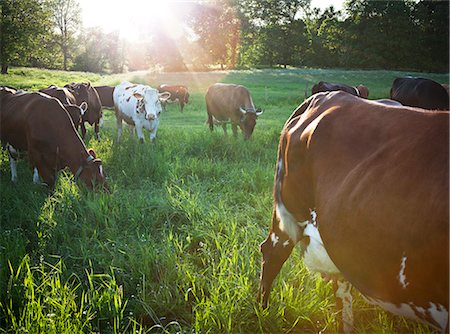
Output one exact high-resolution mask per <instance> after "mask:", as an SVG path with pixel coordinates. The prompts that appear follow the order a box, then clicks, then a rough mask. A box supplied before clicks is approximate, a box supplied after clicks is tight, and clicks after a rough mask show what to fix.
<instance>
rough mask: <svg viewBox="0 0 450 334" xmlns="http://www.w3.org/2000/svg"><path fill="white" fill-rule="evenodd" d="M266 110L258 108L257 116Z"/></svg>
mask: <svg viewBox="0 0 450 334" xmlns="http://www.w3.org/2000/svg"><path fill="white" fill-rule="evenodd" d="M263 112H264V110H262V109H256V116H261V115H262V113H263Z"/></svg>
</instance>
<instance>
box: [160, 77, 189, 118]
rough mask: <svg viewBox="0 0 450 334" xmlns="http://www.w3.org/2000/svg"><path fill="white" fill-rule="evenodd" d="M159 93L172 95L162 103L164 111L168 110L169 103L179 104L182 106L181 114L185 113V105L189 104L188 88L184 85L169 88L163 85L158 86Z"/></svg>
mask: <svg viewBox="0 0 450 334" xmlns="http://www.w3.org/2000/svg"><path fill="white" fill-rule="evenodd" d="M158 92H160V93H164V92H168V93H170V97H169V98H168V99H167V100H166V102H164V103H162V107H163V108H164V110H166V104H167V103H174V102H178V103H179V105H180V112H183V109H184V105H185V104H187V103H188V102H189V92H188V89H187V87H186V86H182V85H176V86H169V85H165V84H163V85H159V86H158Z"/></svg>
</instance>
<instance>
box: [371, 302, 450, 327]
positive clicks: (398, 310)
mask: <svg viewBox="0 0 450 334" xmlns="http://www.w3.org/2000/svg"><path fill="white" fill-rule="evenodd" d="M364 299H366V300H367V301H368V302H369V303H371V304H374V305H377V306H379V307H381V308H382V309H384V310H386V311H388V312H391V313H393V314H395V315H399V316H403V317H407V318H410V319H414V320H417V321H421V322H424V323H426V324H428V325H431V326H433V327H435V328H438V329H440V330H441V331H444V330H445V329H446V327H447V323H448V310H447V309H446V308H445V307H444V306H443V305H441V304H435V303H431V302H430V303H429V305H430V307H429V308H427V309H424V308H423V307H418V306H415V305H414V304H413V303H411V302H410V303H401V304H400V305H396V304H393V303H390V302H385V301H382V300H379V299H376V298H370V297H367V296H364ZM418 313H419V315H421V316H422V317H420V316H418V315H417V314H418ZM427 315H431V317H432V318H433V320H434V322H429V321H427V319H426V316H427Z"/></svg>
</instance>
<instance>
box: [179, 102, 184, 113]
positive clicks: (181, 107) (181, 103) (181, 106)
mask: <svg viewBox="0 0 450 334" xmlns="http://www.w3.org/2000/svg"><path fill="white" fill-rule="evenodd" d="M183 109H184V103H183V102H180V112H183Z"/></svg>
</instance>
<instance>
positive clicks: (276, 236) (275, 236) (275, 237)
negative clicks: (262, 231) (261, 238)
mask: <svg viewBox="0 0 450 334" xmlns="http://www.w3.org/2000/svg"><path fill="white" fill-rule="evenodd" d="M270 239H271V240H272V247H273V248H275V246H276V244H277V243H278V241H279V240H280V238H279V237H278V235H276V234H275V233H272V234H271V235H270Z"/></svg>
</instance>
